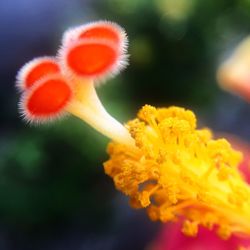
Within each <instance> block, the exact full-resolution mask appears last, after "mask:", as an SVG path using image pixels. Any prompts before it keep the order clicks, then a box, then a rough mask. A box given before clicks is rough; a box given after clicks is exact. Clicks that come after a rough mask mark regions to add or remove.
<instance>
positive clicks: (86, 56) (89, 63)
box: [66, 40, 118, 77]
mask: <svg viewBox="0 0 250 250" xmlns="http://www.w3.org/2000/svg"><path fill="white" fill-rule="evenodd" d="M117 59H118V54H117V52H116V50H115V49H114V48H113V47H112V46H110V45H108V44H107V43H101V42H97V41H87V42H86V41H84V40H82V41H80V42H79V43H77V44H76V46H74V47H72V48H71V49H70V50H69V52H68V53H67V58H66V60H67V64H68V66H69V67H70V69H71V70H72V71H73V72H74V73H75V74H76V75H79V76H83V77H96V76H99V75H101V74H103V73H105V72H107V71H108V70H109V69H110V68H112V66H113V65H114V64H115V63H116V62H117Z"/></svg>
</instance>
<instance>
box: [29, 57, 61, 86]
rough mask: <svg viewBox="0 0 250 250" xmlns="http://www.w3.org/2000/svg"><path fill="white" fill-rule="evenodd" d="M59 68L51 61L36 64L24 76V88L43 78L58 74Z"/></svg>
mask: <svg viewBox="0 0 250 250" xmlns="http://www.w3.org/2000/svg"><path fill="white" fill-rule="evenodd" d="M59 72H60V68H59V66H58V65H57V64H56V63H55V62H52V61H46V60H45V61H42V62H41V63H39V64H37V65H36V66H35V67H34V68H33V69H31V71H30V72H29V73H28V74H27V76H26V81H25V87H26V88H29V87H31V86H32V85H33V84H34V83H35V82H36V81H37V80H39V79H40V78H42V77H43V76H46V75H49V74H53V73H59Z"/></svg>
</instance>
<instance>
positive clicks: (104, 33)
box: [79, 24, 120, 45]
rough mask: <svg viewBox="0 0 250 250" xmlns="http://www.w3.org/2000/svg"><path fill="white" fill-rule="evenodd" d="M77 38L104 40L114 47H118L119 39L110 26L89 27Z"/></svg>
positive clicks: (115, 31)
mask: <svg viewBox="0 0 250 250" xmlns="http://www.w3.org/2000/svg"><path fill="white" fill-rule="evenodd" d="M79 38H95V39H104V40H109V41H111V42H113V43H114V44H116V45H119V42H120V37H119V33H117V30H116V29H114V27H112V26H110V25H107V24H106V25H105V24H103V25H101V24H100V26H95V27H90V28H89V29H86V30H84V31H83V32H82V33H81V34H80V35H79Z"/></svg>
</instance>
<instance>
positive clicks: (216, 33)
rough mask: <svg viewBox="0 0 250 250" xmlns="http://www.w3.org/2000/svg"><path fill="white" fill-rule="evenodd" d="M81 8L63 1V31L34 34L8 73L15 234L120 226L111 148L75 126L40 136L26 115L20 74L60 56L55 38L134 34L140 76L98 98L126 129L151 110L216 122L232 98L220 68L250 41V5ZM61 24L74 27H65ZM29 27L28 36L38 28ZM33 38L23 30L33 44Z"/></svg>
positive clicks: (9, 193) (7, 179)
mask: <svg viewBox="0 0 250 250" xmlns="http://www.w3.org/2000/svg"><path fill="white" fill-rule="evenodd" d="M22 1H23V2H24V0H22ZM22 1H21V2H22ZM6 2H7V1H6ZM10 2H11V1H10ZM41 3H42V2H41ZM41 3H40V4H41ZM45 3H47V1H44V4H45ZM3 4H4V3H2V5H3ZM47 4H48V3H47ZM65 4H66V2H65ZM71 4H72V6H73V5H74V9H70V7H68V8H66V7H63V5H60V2H58V1H55V3H54V5H55V6H56V8H57V9H59V11H58V13H57V15H58V16H56V15H54V16H53V15H51V16H53V19H52V17H51V16H49V15H48V16H45V14H44V16H42V17H43V18H44V19H46V18H48V22H49V21H51V23H53V25H52V26H51V27H50V26H49V25H48V23H46V25H47V26H46V27H45V28H44V29H42V30H43V32H44V33H43V36H42V35H41V33H39V29H37V30H36V32H37V33H36V32H35V33H29V36H28V37H29V38H30V39H31V35H30V34H32V42H29V43H27V40H25V39H24V40H22V41H19V44H18V46H19V47H18V49H19V50H18V51H19V53H16V54H14V55H13V56H12V58H11V60H10V58H9V59H8V61H10V62H12V63H9V64H8V67H7V64H6V65H5V66H6V68H5V70H4V71H3V72H1V73H2V75H3V81H4V84H3V85H2V86H1V88H2V91H0V104H1V107H2V111H1V113H2V116H1V124H0V128H1V131H0V133H1V141H0V198H1V199H0V219H1V221H2V222H3V223H6V224H7V225H12V226H14V227H22V228H33V227H36V226H40V225H44V226H47V227H51V226H52V225H53V224H56V225H57V224H58V223H59V224H60V223H62V222H70V221H72V220H77V222H78V223H79V224H81V225H84V227H86V228H88V227H89V228H93V230H97V229H98V228H99V227H100V228H102V230H103V228H105V227H107V226H108V225H109V226H110V225H111V224H112V223H113V221H112V220H113V216H114V210H115V209H116V208H114V205H113V201H114V199H113V198H114V195H115V193H114V187H113V185H112V182H111V180H109V179H108V177H106V176H105V175H104V172H103V169H102V162H103V161H105V159H106V154H105V147H106V144H107V142H108V140H107V139H106V138H103V137H102V136H101V135H99V134H98V133H97V132H96V131H94V130H93V129H92V128H89V127H88V126H87V125H86V124H84V123H83V122H82V121H79V120H78V119H76V118H73V117H67V118H66V119H64V120H62V121H59V122H56V123H55V124H49V125H47V126H39V127H35V126H27V125H26V124H24V123H23V122H22V121H21V119H20V118H19V117H18V115H17V111H16V110H17V102H18V96H17V94H16V90H15V89H14V76H15V75H16V72H17V70H18V68H20V66H21V64H23V63H24V62H26V61H27V60H30V59H32V57H35V56H40V55H43V54H49V53H56V51H55V48H57V45H59V41H54V40H55V35H54V34H60V32H61V30H62V26H66V27H68V26H70V25H71V24H72V22H73V24H74V25H77V24H79V22H80V21H81V20H84V21H86V20H87V21H91V20H96V19H107V20H113V21H116V22H118V23H120V24H121V25H122V26H123V27H124V28H125V29H126V31H127V33H128V36H129V40H130V46H129V54H130V66H129V67H128V69H126V70H125V72H122V73H121V75H119V76H118V77H116V78H115V79H112V80H110V81H109V82H108V83H107V84H106V85H105V86H101V87H100V88H99V89H98V93H99V95H100V98H101V99H102V100H103V103H104V105H105V106H106V107H107V109H108V110H109V112H110V113H111V114H113V115H114V117H116V118H118V119H119V120H120V121H122V122H125V121H127V120H129V119H130V118H133V117H134V116H135V114H136V112H137V110H138V109H139V107H140V106H142V105H143V104H145V103H148V104H153V105H155V106H168V105H181V106H185V107H191V108H192V109H194V110H195V111H196V112H198V114H200V115H201V116H202V117H206V114H207V117H208V119H209V113H210V112H215V111H216V109H217V107H216V105H217V103H218V100H220V99H221V98H225V96H226V94H223V93H222V92H221V91H220V90H219V89H218V87H217V85H216V79H215V73H216V67H217V65H218V63H219V61H220V60H222V58H223V57H224V56H225V55H226V54H227V53H228V51H230V49H231V48H232V47H233V46H234V45H235V44H236V43H237V42H238V41H239V40H241V39H242V38H243V37H244V36H246V35H247V34H248V33H249V31H250V27H249V21H250V1H249V0H216V1H211V0H203V1H198V0H178V1H176V0H152V1H146V0H105V1H102V0H99V1H98V0H96V1H89V2H87V3H84V1H81V0H74V1H69V2H67V6H71ZM57 5H58V6H57ZM9 6H11V4H9ZM32 8H36V5H35V4H34V5H33V7H32ZM37 8H39V7H37ZM48 8H52V7H48ZM60 8H61V10H62V13H63V14H61V16H60V18H59V14H60V13H59V12H60ZM72 8H73V7H72ZM10 9H11V7H10ZM29 11H32V10H29ZM37 11H38V12H39V10H37ZM9 13H11V11H10V12H9ZM45 13H47V12H45ZM10 15H13V14H10ZM64 17H65V19H64ZM12 18H14V16H12ZM88 18H89V20H88ZM61 19H63V20H64V23H63V24H58V25H56V23H57V20H61ZM25 20H26V24H24V27H26V26H25V25H27V24H28V23H29V22H32V20H31V19H29V18H28V17H27V19H25ZM37 23H38V21H37ZM35 24H36V23H34V25H35ZM40 25H42V24H40ZM8 27H9V26H8V24H7V23H6V24H5V26H4V30H6V34H8V35H10V36H11V34H12V33H11V32H10V31H9V28H8ZM12 29H15V27H13V28H12ZM16 29H17V28H16ZM7 31H8V32H7ZM28 31H29V30H28V29H27V30H25V29H24V30H23V29H22V32H23V33H24V34H27V32H28ZM13 32H14V33H15V30H13ZM25 32H26V33H25ZM46 32H47V33H46ZM17 33H18V32H17ZM44 34H46V36H45V35H44ZM58 37H59V35H58ZM11 44H12V47H11V46H9V47H8V41H7V40H6V41H5V43H4V44H3V46H2V47H4V48H5V49H6V50H7V51H8V49H9V51H12V50H13V44H16V46H17V42H16V40H15V39H13V41H12V43H11ZM14 47H15V46H14ZM17 55H18V56H17ZM6 62H7V61H6ZM19 64H20V65H19ZM229 98H233V97H229ZM220 119H223V117H221V118H220ZM115 207H116V206H115ZM134 249H135V248H134ZM119 250H120V249H119Z"/></svg>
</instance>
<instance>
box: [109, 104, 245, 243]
mask: <svg viewBox="0 0 250 250" xmlns="http://www.w3.org/2000/svg"><path fill="white" fill-rule="evenodd" d="M127 127H128V129H129V131H130V134H131V136H132V137H133V138H134V140H135V145H136V147H132V146H129V145H125V144H121V143H116V142H111V143H110V144H109V146H108V153H109V155H110V159H109V160H108V161H107V162H105V163H104V168H105V172H106V174H108V175H109V176H110V177H111V178H113V180H114V183H115V186H116V188H117V189H118V190H120V191H122V192H123V193H124V194H126V195H128V196H129V197H130V204H131V206H132V207H134V208H146V209H147V213H148V215H149V217H150V218H151V219H152V220H161V221H162V222H166V221H176V220H183V228H182V231H183V233H185V234H186V235H189V236H195V235H196V234H197V232H198V226H199V225H202V226H204V227H207V228H209V229H212V228H213V227H216V228H217V233H218V234H219V235H220V236H221V237H222V238H224V239H226V238H228V237H229V236H230V235H231V234H232V233H234V234H240V235H245V234H247V235H249V234H250V223H249V222H250V199H249V197H250V187H249V186H248V184H247V183H246V182H245V181H244V179H243V177H242V175H241V174H240V172H239V170H238V165H239V163H240V161H241V159H242V155H241V153H240V152H237V151H235V150H234V149H232V148H231V145H230V144H229V143H228V142H227V141H226V140H225V139H218V140H215V139H212V133H211V131H210V130H208V129H196V118H195V115H194V114H193V112H191V111H189V110H185V109H183V108H178V107H170V108H160V109H156V108H154V107H152V106H149V105H145V106H144V107H143V108H142V109H141V110H140V111H139V113H138V118H137V119H134V120H132V121H130V122H128V124H127Z"/></svg>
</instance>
